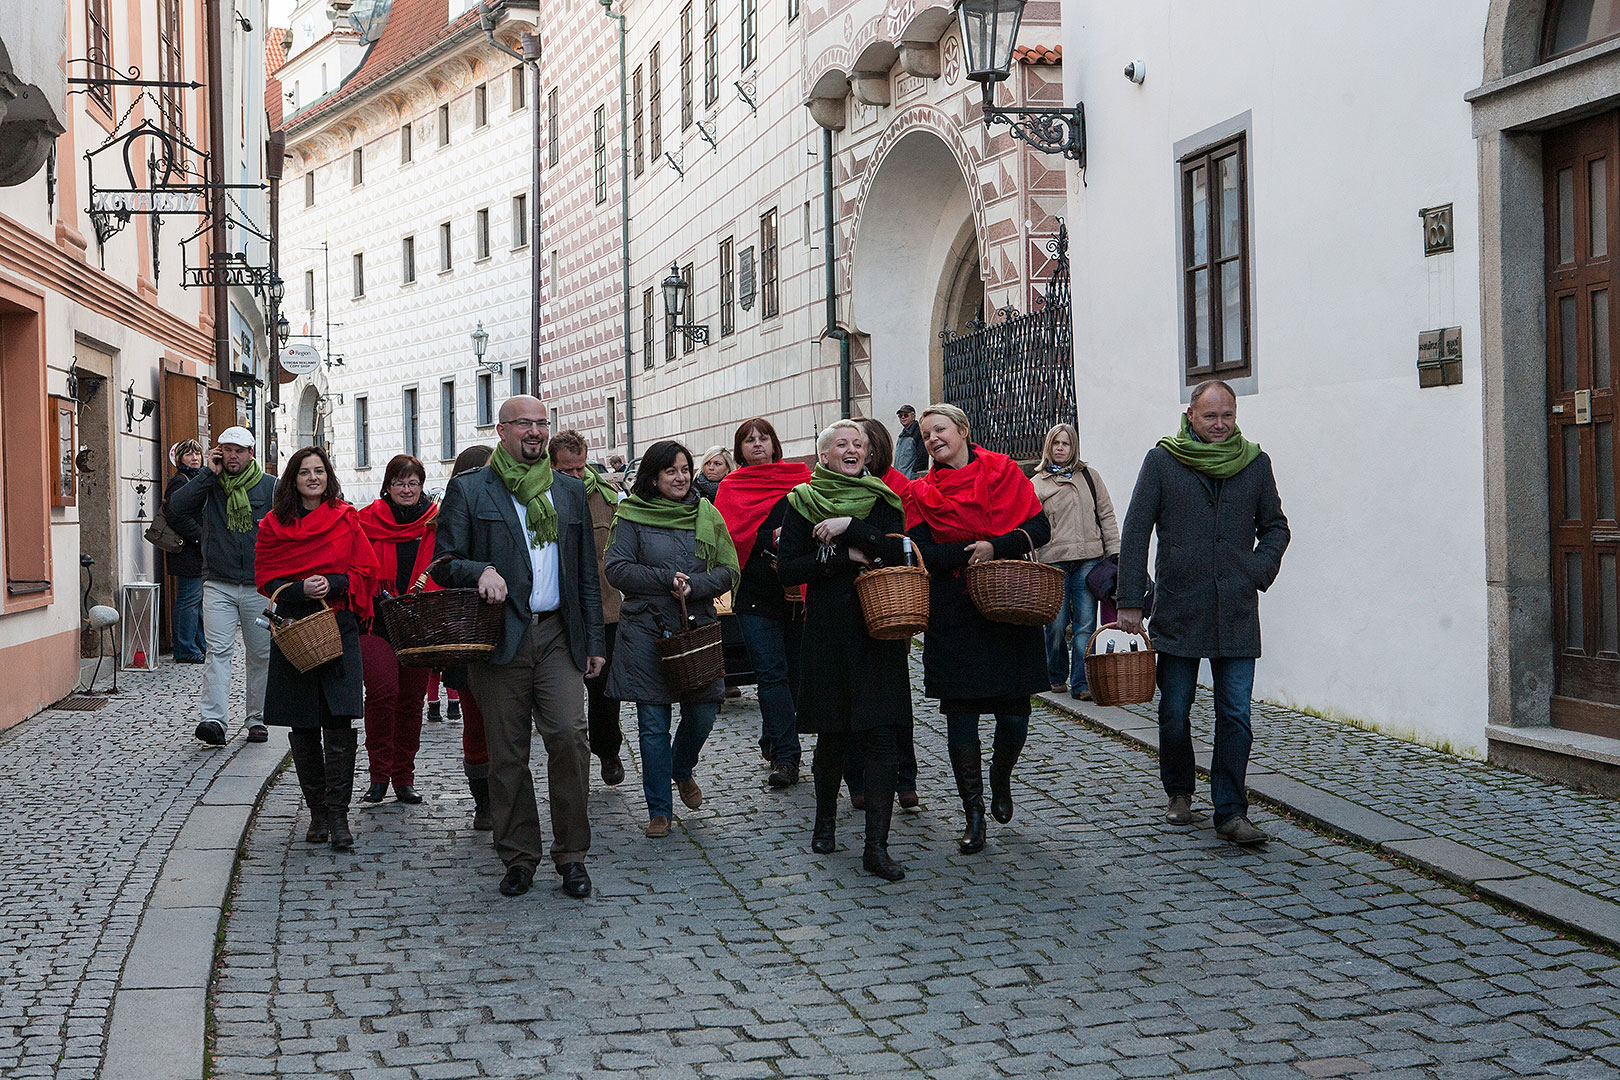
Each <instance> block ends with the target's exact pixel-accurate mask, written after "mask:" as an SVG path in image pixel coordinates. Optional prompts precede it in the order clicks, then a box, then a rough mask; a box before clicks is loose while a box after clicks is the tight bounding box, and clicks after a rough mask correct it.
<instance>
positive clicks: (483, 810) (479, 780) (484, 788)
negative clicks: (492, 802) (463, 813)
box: [467, 776, 495, 832]
mask: <svg viewBox="0 0 1620 1080" xmlns="http://www.w3.org/2000/svg"><path fill="white" fill-rule="evenodd" d="M467 790H468V791H471V792H472V797H473V819H472V827H473V828H475V829H477V830H478V831H479V832H489V831H490V830H491V829H493V828H494V827H495V820H494V819H493V818H491V817H490V816H489V777H487V776H469V777H467Z"/></svg>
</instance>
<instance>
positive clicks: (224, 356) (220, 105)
mask: <svg viewBox="0 0 1620 1080" xmlns="http://www.w3.org/2000/svg"><path fill="white" fill-rule="evenodd" d="M204 13H205V16H206V20H205V24H204V26H205V32H206V33H207V35H208V138H209V147H208V149H209V154H208V182H209V184H210V185H211V186H210V188H209V192H208V213H209V215H210V217H211V218H212V222H211V224H210V227H209V241H208V246H209V255H210V262H211V264H212V268H214V269H216V270H217V269H219V268H220V265H219V264H217V263H212V260H213V259H217V258H219V257H221V256H223V255H224V254H225V252H226V251H227V250H228V248H227V246H226V245H227V244H228V243H229V241H227V240H226V238H225V189H224V184H225V152H226V148H227V147H228V146H230V137H229V136H228V135H226V133H225V127H226V125H225V88H224V79H225V74H224V64H223V60H222V57H221V53H220V50H221V49H222V48H223V46H222V44H221V42H222V41H223V40H224V31H223V29H222V28H221V26H220V14H219V0H208V2H207V7H206V8H205V9H204ZM213 293H214V378H215V379H216V380H217V381H218V382H219V385H220V386H230V384H231V383H230V378H231V301H230V295H229V293H228V291H227V287H226V285H225V281H224V278H223V277H221V278H220V280H219V281H217V282H216V283H215V284H214V286H213Z"/></svg>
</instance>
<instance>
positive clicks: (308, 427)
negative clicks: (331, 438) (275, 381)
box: [293, 383, 326, 449]
mask: <svg viewBox="0 0 1620 1080" xmlns="http://www.w3.org/2000/svg"><path fill="white" fill-rule="evenodd" d="M325 434H326V417H325V416H324V415H323V414H322V412H321V392H320V391H319V390H318V389H316V387H315V385H314V384H313V383H306V384H305V385H304V390H303V392H302V393H301V394H299V395H298V430H297V431H296V432H294V440H295V443H294V447H293V449H298V448H299V447H304V446H311V445H315V444H317V443H318V444H320V445H323V446H324V445H325V438H324V436H325Z"/></svg>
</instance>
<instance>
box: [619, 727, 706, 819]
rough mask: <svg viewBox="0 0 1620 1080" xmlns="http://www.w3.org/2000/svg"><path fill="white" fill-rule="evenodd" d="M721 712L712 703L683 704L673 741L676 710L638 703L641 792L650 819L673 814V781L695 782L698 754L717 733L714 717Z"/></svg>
mask: <svg viewBox="0 0 1620 1080" xmlns="http://www.w3.org/2000/svg"><path fill="white" fill-rule="evenodd" d="M719 711H720V706H719V705H717V704H715V703H714V702H711V701H683V702H681V724H680V727H678V728H676V729H675V738H674V740H673V741H672V740H671V739H670V737H669V728H670V724H672V723H673V722H674V719H675V706H673V705H662V704H656V703H653V702H647V701H638V702H636V720H637V724H638V726H639V727H640V728H641V792H642V794H643V795H645V796H646V797H647V817H648V818H649V819H650V818H655V817H669V816H671V814H672V813H673V811H674V803H673V802H672V801H671V799H670V795H669V785H670V781H671V780H690V779H692V770H693V769H694V768H696V767H697V761H698V754H699V753H700V752H701V751H702V750H703V744H704V743H705V742H707V741H708V738H709V732H711V731H713V730H714V717H715V714H716V713H717V712H719Z"/></svg>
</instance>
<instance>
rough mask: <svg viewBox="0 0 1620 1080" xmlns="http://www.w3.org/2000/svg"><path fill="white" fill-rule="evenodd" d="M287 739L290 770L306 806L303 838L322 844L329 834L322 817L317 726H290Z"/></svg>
mask: <svg viewBox="0 0 1620 1080" xmlns="http://www.w3.org/2000/svg"><path fill="white" fill-rule="evenodd" d="M287 741H288V742H289V743H291V744H292V759H293V771H294V772H295V773H297V774H298V786H299V787H300V788H301V789H303V792H304V805H305V806H307V807H309V831H308V832H306V833H305V834H304V841H305V842H306V843H310V844H324V843H326V841H327V839H328V837H329V836H330V832H329V831H328V830H329V828H330V823H329V822H328V821H327V818H326V765H325V763H324V762H323V760H322V754H321V732H320V729H319V728H293V729H291V730H290V731H288V732H287Z"/></svg>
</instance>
